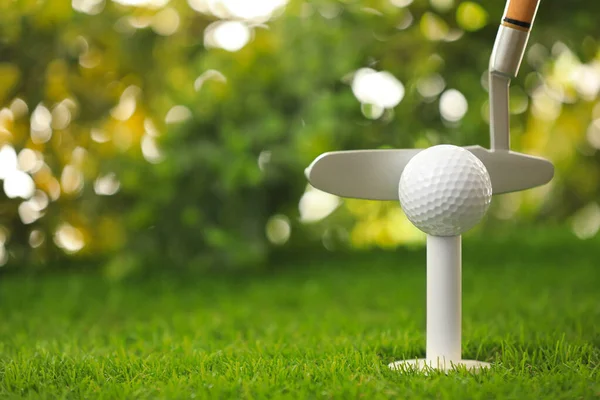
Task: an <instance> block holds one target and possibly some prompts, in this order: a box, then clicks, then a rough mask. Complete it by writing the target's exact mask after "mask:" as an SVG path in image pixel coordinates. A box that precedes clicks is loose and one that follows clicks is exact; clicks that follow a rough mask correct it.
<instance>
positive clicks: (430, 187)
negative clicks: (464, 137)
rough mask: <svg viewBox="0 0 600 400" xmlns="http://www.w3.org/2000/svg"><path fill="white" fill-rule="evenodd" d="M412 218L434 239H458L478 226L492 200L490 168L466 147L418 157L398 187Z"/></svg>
mask: <svg viewBox="0 0 600 400" xmlns="http://www.w3.org/2000/svg"><path fill="white" fill-rule="evenodd" d="M398 192H399V193H398V194H399V196H400V204H401V205H402V209H403V210H404V213H405V214H406V216H407V217H408V219H409V220H410V221H411V222H412V223H413V224H414V225H415V226H416V227H417V228H419V229H420V230H422V231H423V232H425V233H427V234H429V235H434V236H457V235H461V234H462V233H464V232H466V231H468V230H469V229H471V228H472V227H474V226H475V225H476V224H477V223H478V222H479V221H480V220H481V219H482V218H483V216H484V215H485V213H486V212H487V210H488V208H489V206H490V202H491V200H492V183H491V181H490V175H489V174H488V171H487V169H486V168H485V166H484V165H483V163H482V162H481V160H479V159H478V158H477V157H475V155H473V153H471V152H470V151H468V150H465V149H463V148H462V147H457V146H452V145H439V146H434V147H430V148H428V149H426V150H423V151H421V152H419V153H418V154H417V155H416V156H414V157H413V158H412V159H411V160H410V161H409V162H408V164H407V165H406V168H404V171H403V172H402V176H401V177H400V184H399V188H398Z"/></svg>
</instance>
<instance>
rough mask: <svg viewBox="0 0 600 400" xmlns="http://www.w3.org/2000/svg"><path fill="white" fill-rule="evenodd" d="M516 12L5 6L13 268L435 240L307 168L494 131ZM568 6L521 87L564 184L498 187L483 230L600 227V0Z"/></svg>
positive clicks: (207, 2) (402, 0)
mask: <svg viewBox="0 0 600 400" xmlns="http://www.w3.org/2000/svg"><path fill="white" fill-rule="evenodd" d="M504 5H505V3H504V0H494V1H487V2H481V1H458V0H414V1H412V0H364V1H358V0H344V1H341V0H323V1H301V0H289V1H286V0H260V1H259V0H252V1H248V0H188V1H187V2H185V1H177V0H171V1H169V0H72V2H68V1H65V0H1V2H0V179H1V180H2V189H3V190H0V265H3V266H4V269H5V270H10V269H13V270H18V269H23V268H25V266H30V267H28V268H43V267H48V266H52V267H56V266H58V265H65V261H66V260H99V261H101V262H102V265H104V266H105V267H104V268H105V271H106V272H107V273H108V274H109V275H111V276H114V277H120V276H125V275H128V274H132V273H135V272H138V271H141V270H145V269H151V268H155V267H160V268H194V269H208V268H229V269H240V268H257V267H259V268H260V267H263V266H264V265H266V264H267V263H268V261H269V257H270V256H271V255H272V254H273V252H274V251H277V252H280V251H292V250H294V249H315V250H317V249H323V248H325V249H328V250H336V249H347V248H371V247H382V248H394V247H396V246H404V245H414V244H420V243H422V242H423V235H421V234H420V233H419V232H418V231H416V229H414V228H413V227H412V226H411V225H410V223H409V222H408V221H407V220H406V219H405V217H404V216H403V215H402V213H401V210H400V208H399V206H398V204H396V203H394V202H391V203H381V202H369V201H358V200H343V199H338V198H336V197H335V196H331V195H328V194H325V193H322V192H320V191H317V190H315V189H313V188H311V187H309V186H307V184H306V180H305V178H304V175H303V170H304V168H305V167H306V166H307V165H308V164H309V163H310V162H311V161H312V160H313V159H314V158H315V157H316V156H318V155H319V154H320V153H322V152H325V151H332V150H344V149H363V148H386V147H403V148H407V147H426V146H431V145H435V144H439V143H453V144H459V145H468V144H480V145H483V146H488V145H489V139H488V131H489V123H488V122H489V118H488V103H487V91H486V89H487V82H486V78H487V64H488V60H489V56H490V53H491V49H492V45H493V42H494V38H495V35H496V32H497V28H498V24H499V21H500V18H501V16H502V12H503V9H504ZM564 5H565V3H564V2H559V1H558V0H543V1H542V4H541V6H540V10H539V12H538V17H537V21H536V25H535V26H534V30H533V33H532V37H531V40H530V42H529V46H528V51H527V53H526V56H525V59H524V62H523V65H522V67H521V71H520V75H519V77H518V78H517V79H515V80H514V82H513V85H512V89H511V113H512V116H511V118H512V120H511V126H512V133H513V136H512V144H513V148H514V149H516V150H519V151H523V152H526V153H530V154H535V155H541V156H543V157H546V158H549V159H551V160H552V161H553V162H554V163H555V165H556V168H557V173H556V177H555V179H554V180H553V182H552V183H551V184H549V185H547V186H545V187H542V188H538V189H535V190H530V191H527V192H524V193H517V194H510V195H504V196H499V197H495V198H494V202H493V207H492V209H491V212H490V215H489V217H488V218H487V220H486V222H485V224H483V225H482V226H480V227H479V228H478V229H477V231H476V232H474V234H478V233H481V232H485V231H489V230H491V229H495V228H496V227H504V228H505V229H514V228H515V227H517V226H521V225H523V224H533V223H537V224H557V223H560V224H565V226H566V227H568V228H569V229H571V230H572V231H573V233H574V234H575V235H577V236H578V237H580V238H581V239H591V238H594V237H595V236H596V235H597V232H598V230H599V228H600V205H599V204H598V198H599V195H600V155H599V152H598V149H600V102H599V101H598V93H599V91H600V52H599V44H598V40H599V39H600V31H599V28H598V24H597V22H596V21H595V16H596V15H597V13H598V12H600V3H598V4H596V3H594V2H584V1H571V2H569V5H568V7H567V9H565V7H564ZM565 14H568V15H567V16H565ZM59 261H60V262H59Z"/></svg>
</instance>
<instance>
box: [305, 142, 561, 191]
mask: <svg viewBox="0 0 600 400" xmlns="http://www.w3.org/2000/svg"><path fill="white" fill-rule="evenodd" d="M465 149H467V150H469V151H470V152H471V153H473V154H474V155H475V156H476V157H477V158H479V159H480V160H481V161H482V162H483V164H484V165H485V167H486V168H487V170H488V172H489V174H490V179H491V181H492V192H493V194H502V193H510V192H516V191H520V190H526V189H531V188H534V187H537V186H541V185H544V184H546V183H548V182H550V180H551V179H552V177H553V176H554V166H553V165H552V163H551V162H550V161H548V160H545V159H543V158H539V157H534V156H530V155H526V154H521V153H516V152H512V151H491V150H488V149H485V148H483V147H481V146H468V147H465ZM422 150H423V149H398V150H355V151H337V152H331V153H325V154H321V155H320V156H319V157H317V158H316V159H315V160H314V161H313V162H312V164H311V165H310V166H309V167H308V168H306V170H305V175H306V178H307V179H308V181H309V183H310V184H311V185H312V186H314V187H315V188H317V189H319V190H322V191H324V192H328V193H331V194H334V195H337V196H340V197H349V198H356V199H369V200H398V183H399V182H400V176H401V175H402V171H404V167H405V166H406V164H408V162H409V161H410V159H411V158H413V157H414V156H415V155H416V154H417V153H419V152H420V151H422Z"/></svg>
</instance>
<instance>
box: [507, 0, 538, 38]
mask: <svg viewBox="0 0 600 400" xmlns="http://www.w3.org/2000/svg"><path fill="white" fill-rule="evenodd" d="M539 3H540V0H508V4H507V7H506V12H505V14H504V20H503V24H504V25H507V26H510V27H511V28H517V29H520V30H527V31H528V30H530V29H531V25H532V24H533V20H534V19H535V14H536V12H537V9H538V4H539Z"/></svg>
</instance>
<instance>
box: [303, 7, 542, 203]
mask: <svg viewBox="0 0 600 400" xmlns="http://www.w3.org/2000/svg"><path fill="white" fill-rule="evenodd" d="M538 3H539V0H509V1H508V2H507V4H506V9H505V12H504V17H503V19H502V24H501V25H500V28H499V30H498V34H497V36H496V41H495V44H494V48H493V51H492V55H491V58H490V67H489V103H490V147H491V148H490V149H486V148H483V147H481V146H477V145H475V146H467V147H465V148H466V149H467V150H469V151H471V152H472V153H473V154H475V156H477V157H478V158H479V159H480V160H481V161H482V162H483V164H484V165H485V166H486V168H487V170H488V172H489V174H490V178H491V181H492V190H493V193H494V194H502V193H510V192H516V191H521V190H526V189H530V188H534V187H537V186H541V185H544V184H546V183H548V182H550V180H551V179H552V177H553V176H554V166H553V165H552V163H551V162H550V161H548V160H546V159H543V158H540V157H535V156H531V155H527V154H522V153H517V152H514V151H510V116H509V105H508V104H509V87H510V81H511V79H512V78H514V77H516V76H517V73H518V71H519V67H520V65H521V60H522V59H523V55H524V53H525V48H526V46H527V41H528V39H529V31H530V29H531V26H532V24H533V21H534V18H535V14H536V12H537V8H538ZM422 150H423V149H392V150H354V151H336V152H329V153H325V154H322V155H320V156H319V157H317V158H316V159H315V160H314V161H313V162H312V163H311V165H310V166H309V167H308V168H306V170H305V175H306V178H307V179H308V181H309V183H310V184H311V185H312V186H314V187H315V188H317V189H319V190H322V191H325V192H328V193H331V194H335V195H337V196H341V197H348V198H359V199H371V200H397V199H398V182H399V180H400V176H401V175H402V171H403V170H404V167H405V166H406V164H407V163H408V161H410V159H411V158H412V157H414V156H415V155H416V154H418V153H419V152H420V151H422Z"/></svg>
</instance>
